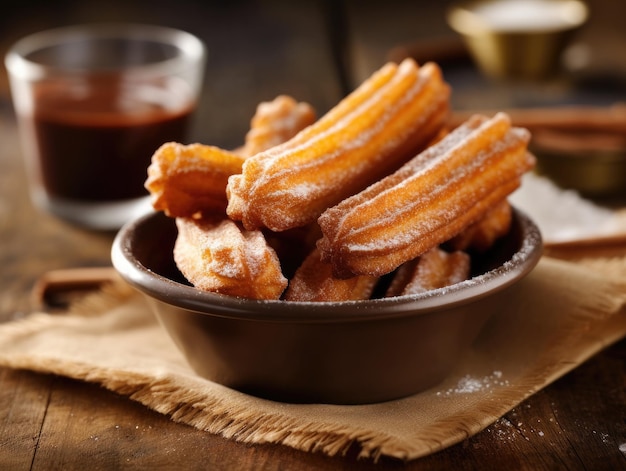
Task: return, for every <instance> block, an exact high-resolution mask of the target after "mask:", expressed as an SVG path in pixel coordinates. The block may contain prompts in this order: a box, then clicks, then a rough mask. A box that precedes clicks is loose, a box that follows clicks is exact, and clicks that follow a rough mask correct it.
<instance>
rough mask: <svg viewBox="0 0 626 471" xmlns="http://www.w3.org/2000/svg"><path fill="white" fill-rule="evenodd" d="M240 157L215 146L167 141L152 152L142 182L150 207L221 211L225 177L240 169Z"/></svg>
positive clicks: (183, 213) (171, 212)
mask: <svg viewBox="0 0 626 471" xmlns="http://www.w3.org/2000/svg"><path fill="white" fill-rule="evenodd" d="M243 161H244V158H243V157H242V156H240V155H237V154H235V153H233V152H229V151H226V150H223V149H220V148H218V147H215V146H207V145H203V144H190V145H183V144H179V143H177V142H167V143H165V144H163V145H162V146H161V147H159V149H157V151H156V152H155V153H154V154H153V155H152V162H151V164H150V166H149V167H148V178H147V179H146V182H145V185H144V186H145V187H146V189H147V190H148V191H149V192H150V195H151V197H152V206H153V208H154V209H156V210H157V211H163V212H164V213H165V214H167V215H168V216H170V217H192V216H197V215H199V214H201V213H211V212H220V213H224V212H225V210H226V205H227V200H226V184H227V182H228V177H229V176H231V175H233V174H235V173H239V172H240V171H241V165H242V164H243Z"/></svg>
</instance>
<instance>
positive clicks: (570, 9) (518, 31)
mask: <svg viewBox="0 0 626 471" xmlns="http://www.w3.org/2000/svg"><path fill="white" fill-rule="evenodd" d="M588 14H589V11H588V7H587V5H586V3H585V2H584V1H582V0H469V1H467V0H465V1H460V2H456V3H454V4H452V6H451V7H450V8H449V10H448V13H447V21H448V24H449V25H450V27H451V28H452V29H453V30H454V31H456V32H457V33H459V34H460V36H461V37H462V38H463V40H464V42H465V44H466V46H467V48H468V50H469V52H470V54H471V55H472V57H473V58H474V60H475V62H476V63H477V65H478V66H479V68H480V69H481V70H482V71H483V73H484V74H485V75H487V76H489V77H491V78H495V79H525V80H537V79H543V78H546V77H549V76H551V75H554V74H555V73H556V72H557V71H558V69H559V65H560V56H561V54H562V52H563V50H564V49H565V46H566V45H567V44H568V42H569V41H570V39H571V37H572V35H573V33H574V32H575V31H576V30H577V29H579V28H580V27H581V26H582V25H583V24H584V23H585V22H586V20H587V17H588Z"/></svg>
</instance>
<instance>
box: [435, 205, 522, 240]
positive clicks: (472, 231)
mask: <svg viewBox="0 0 626 471" xmlns="http://www.w3.org/2000/svg"><path fill="white" fill-rule="evenodd" d="M511 221H512V211H511V205H510V204H509V202H508V200H506V199H505V200H503V201H502V202H500V203H499V204H497V205H496V206H495V207H494V208H493V209H492V210H490V211H489V212H488V213H487V214H485V216H484V217H483V218H482V219H480V220H479V221H478V222H475V223H474V224H472V225H471V226H469V227H468V228H467V229H465V230H464V231H463V232H461V233H460V234H458V235H457V236H455V237H453V238H452V239H450V240H449V241H447V242H446V243H445V246H446V248H448V249H450V250H475V251H477V252H485V251H487V250H488V249H489V248H490V247H492V246H493V244H494V242H495V241H496V240H498V239H499V238H500V237H502V236H504V235H505V234H507V233H508V232H509V229H510V228H511Z"/></svg>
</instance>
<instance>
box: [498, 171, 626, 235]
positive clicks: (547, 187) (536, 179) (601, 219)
mask: <svg viewBox="0 0 626 471" xmlns="http://www.w3.org/2000/svg"><path fill="white" fill-rule="evenodd" d="M510 201H511V203H512V204H513V205H514V206H516V207H517V208H519V209H521V210H523V211H524V212H526V213H527V214H528V215H530V216H531V217H532V218H533V220H534V221H535V222H536V223H537V225H538V226H539V229H540V231H541V233H542V235H543V237H544V239H545V240H546V241H548V242H564V241H571V240H576V239H582V238H586V237H600V236H607V235H611V234H616V233H619V232H621V231H626V227H624V226H626V224H624V223H623V222H620V221H619V219H618V218H617V217H616V213H615V211H613V210H611V209H609V208H605V207H602V206H599V205H597V204H595V203H593V202H592V201H590V200H586V199H584V198H582V197H581V196H580V195H579V194H578V193H577V192H575V191H573V190H564V189H561V188H559V187H558V186H557V185H556V184H554V183H553V182H552V181H551V180H549V179H548V178H546V177H541V176H538V175H535V174H532V173H529V174H526V175H525V176H524V178H523V181H522V185H521V187H520V189H519V190H517V191H516V192H515V193H513V194H512V195H511V198H510Z"/></svg>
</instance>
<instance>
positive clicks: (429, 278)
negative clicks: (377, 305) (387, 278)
mask: <svg viewBox="0 0 626 471" xmlns="http://www.w3.org/2000/svg"><path fill="white" fill-rule="evenodd" d="M470 269H471V259H470V256H469V255H468V254H467V253H465V252H462V251H455V252H446V251H445V250H442V249H440V248H439V247H433V248H432V249H430V250H428V251H427V252H425V253H424V254H422V255H421V256H420V257H418V258H416V259H414V260H411V261H409V262H406V263H404V264H403V265H402V266H400V267H399V268H398V270H397V273H396V274H395V276H394V279H393V280H392V282H391V284H390V285H389V288H388V289H387V293H386V296H387V297H390V296H404V295H408V294H419V293H424V292H426V291H430V290H432V289H437V288H444V287H446V286H451V285H454V284H456V283H460V282H461V281H464V280H466V279H468V278H469V276H470Z"/></svg>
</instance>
